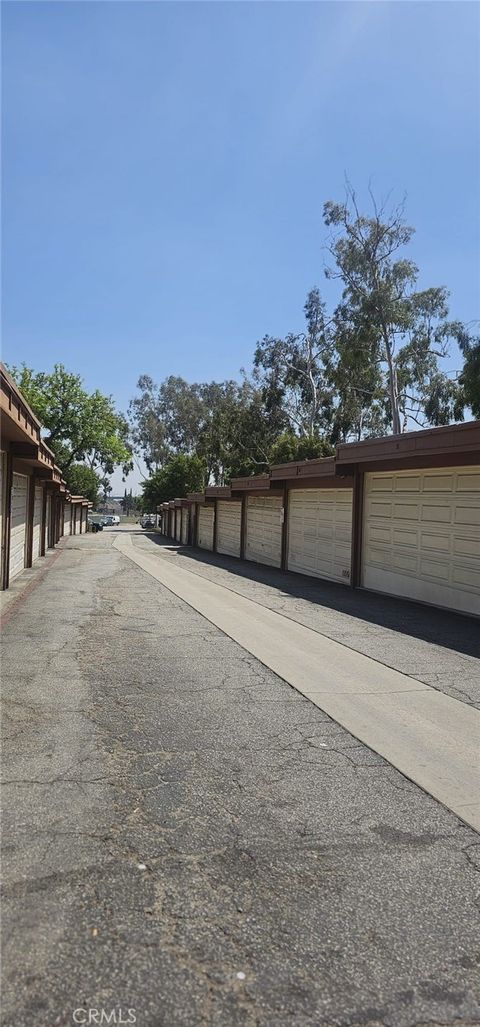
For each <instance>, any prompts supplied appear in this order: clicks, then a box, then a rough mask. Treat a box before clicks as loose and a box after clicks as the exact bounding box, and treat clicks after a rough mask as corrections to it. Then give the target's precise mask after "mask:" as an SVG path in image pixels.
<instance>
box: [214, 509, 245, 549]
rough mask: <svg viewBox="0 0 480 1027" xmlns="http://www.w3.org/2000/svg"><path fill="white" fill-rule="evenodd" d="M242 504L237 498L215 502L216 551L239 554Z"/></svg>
mask: <svg viewBox="0 0 480 1027" xmlns="http://www.w3.org/2000/svg"><path fill="white" fill-rule="evenodd" d="M241 530H242V504H241V502H238V501H237V500H232V501H231V502H229V503H226V502H225V501H224V500H219V501H218V502H217V553H224V554H225V555H226V556H240V532H241Z"/></svg>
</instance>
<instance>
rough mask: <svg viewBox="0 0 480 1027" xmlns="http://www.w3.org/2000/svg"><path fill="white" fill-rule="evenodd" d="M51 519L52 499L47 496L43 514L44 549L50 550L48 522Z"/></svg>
mask: <svg viewBox="0 0 480 1027" xmlns="http://www.w3.org/2000/svg"><path fill="white" fill-rule="evenodd" d="M51 517H52V497H51V496H49V495H47V509H46V514H45V549H46V550H47V549H49V548H50V541H51V540H50V521H51Z"/></svg>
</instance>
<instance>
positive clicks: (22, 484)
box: [10, 474, 28, 581]
mask: <svg viewBox="0 0 480 1027" xmlns="http://www.w3.org/2000/svg"><path fill="white" fill-rule="evenodd" d="M27 497H28V478H27V477H26V476H25V475H24V474H14V475H13V480H12V507H11V535H10V581H11V580H12V578H14V577H15V576H16V575H17V574H20V571H23V568H24V567H25V546H26V541H27Z"/></svg>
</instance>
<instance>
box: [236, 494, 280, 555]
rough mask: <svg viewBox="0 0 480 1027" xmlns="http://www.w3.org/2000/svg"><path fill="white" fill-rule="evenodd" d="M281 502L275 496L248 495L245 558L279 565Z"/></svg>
mask: <svg viewBox="0 0 480 1027" xmlns="http://www.w3.org/2000/svg"><path fill="white" fill-rule="evenodd" d="M282 524H283V503H282V499H281V498H279V497H277V496H249V497H248V499H247V537H246V542H245V558H246V559H247V560H252V561H254V563H265V564H269V565H270V566H271V567H280V564H281V561H282Z"/></svg>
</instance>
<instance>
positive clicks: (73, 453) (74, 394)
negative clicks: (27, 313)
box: [9, 364, 133, 475]
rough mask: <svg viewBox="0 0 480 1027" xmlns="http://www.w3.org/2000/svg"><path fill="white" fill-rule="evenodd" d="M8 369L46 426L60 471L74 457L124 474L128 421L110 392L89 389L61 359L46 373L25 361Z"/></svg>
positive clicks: (128, 465)
mask: <svg viewBox="0 0 480 1027" xmlns="http://www.w3.org/2000/svg"><path fill="white" fill-rule="evenodd" d="M9 370H10V373H11V374H12V376H13V378H14V379H15V381H16V382H17V385H18V387H19V389H20V390H21V392H22V393H23V395H24V396H25V399H26V400H27V402H28V403H29V405H30V406H31V408H32V410H33V411H34V413H35V414H36V415H37V417H38V418H39V420H40V422H41V424H42V426H43V428H44V429H45V430H46V432H47V434H46V436H45V442H46V444H47V446H49V447H50V448H51V449H52V450H53V452H54V453H55V458H56V460H57V463H58V465H59V467H61V469H62V471H63V472H64V473H66V472H67V470H68V468H69V467H70V466H71V465H72V464H74V463H77V462H86V463H87V464H88V465H89V467H90V468H91V469H92V470H95V468H98V469H100V470H101V471H102V472H103V473H104V474H105V475H107V474H112V473H113V470H114V468H115V467H116V466H121V467H122V468H123V471H124V473H125V474H126V473H128V471H129V470H131V468H132V466H133V465H132V460H131V450H130V446H129V443H128V435H129V430H128V424H127V421H126V419H125V418H124V417H123V416H122V414H119V413H118V412H117V411H116V410H115V405H114V402H113V399H112V397H111V396H104V395H103V394H102V393H101V392H99V391H98V389H96V390H95V392H92V393H88V392H87V391H86V390H85V388H84V386H83V382H82V379H81V377H80V375H77V374H72V373H71V372H69V371H67V370H66V368H65V367H64V366H63V364H55V367H54V369H53V371H52V372H51V373H50V374H47V373H45V372H43V371H40V372H38V371H34V370H33V369H32V368H30V367H26V365H25V364H23V365H22V366H21V367H11V368H10V369H9Z"/></svg>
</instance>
